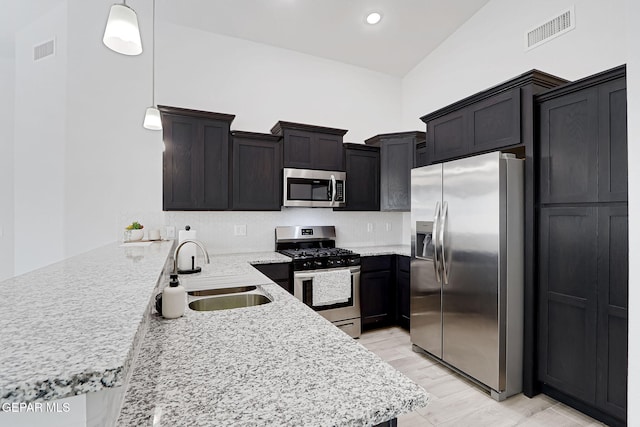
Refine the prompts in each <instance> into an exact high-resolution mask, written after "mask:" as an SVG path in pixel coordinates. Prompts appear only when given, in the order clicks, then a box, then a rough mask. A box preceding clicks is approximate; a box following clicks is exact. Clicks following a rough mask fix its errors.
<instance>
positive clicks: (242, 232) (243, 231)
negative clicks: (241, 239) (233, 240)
mask: <svg viewBox="0 0 640 427" xmlns="http://www.w3.org/2000/svg"><path fill="white" fill-rule="evenodd" d="M233 234H234V235H235V236H246V235H247V226H246V224H242V225H234V226H233Z"/></svg>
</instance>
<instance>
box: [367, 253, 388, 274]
mask: <svg viewBox="0 0 640 427" xmlns="http://www.w3.org/2000/svg"><path fill="white" fill-rule="evenodd" d="M392 264H393V260H392V256H391V255H380V256H366V257H362V258H361V259H360V268H361V269H362V272H368V271H380V270H391V266H392Z"/></svg>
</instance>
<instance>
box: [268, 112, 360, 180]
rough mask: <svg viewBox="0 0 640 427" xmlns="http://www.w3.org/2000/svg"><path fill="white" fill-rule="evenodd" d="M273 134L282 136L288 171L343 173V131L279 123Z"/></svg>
mask: <svg viewBox="0 0 640 427" xmlns="http://www.w3.org/2000/svg"><path fill="white" fill-rule="evenodd" d="M271 133H272V134H274V135H279V136H282V137H283V142H282V147H283V165H284V167H285V168H298V169H318V170H328V171H344V170H345V167H344V166H345V165H344V153H343V147H342V137H343V136H344V134H345V133H347V131H346V130H344V129H334V128H327V127H322V126H314V125H306V124H302V123H291V122H283V121H279V122H278V123H276V124H275V125H274V126H273V128H271Z"/></svg>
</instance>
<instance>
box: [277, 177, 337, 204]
mask: <svg viewBox="0 0 640 427" xmlns="http://www.w3.org/2000/svg"><path fill="white" fill-rule="evenodd" d="M283 173H284V179H283V182H284V189H283V195H284V196H283V197H284V200H283V203H282V204H283V206H292V207H295V206H302V207H319V208H322V207H325V208H339V207H344V206H345V178H346V173H345V172H333V171H320V170H309V169H292V168H284V172H283Z"/></svg>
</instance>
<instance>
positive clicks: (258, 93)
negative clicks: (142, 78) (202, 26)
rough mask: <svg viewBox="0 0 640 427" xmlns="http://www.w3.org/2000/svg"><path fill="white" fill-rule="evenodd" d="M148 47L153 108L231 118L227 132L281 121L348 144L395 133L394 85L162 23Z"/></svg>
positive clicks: (262, 128) (343, 67)
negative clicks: (153, 51)
mask: <svg viewBox="0 0 640 427" xmlns="http://www.w3.org/2000/svg"><path fill="white" fill-rule="evenodd" d="M156 48H157V50H158V54H157V57H156V61H157V64H158V65H157V67H156V70H157V87H158V92H157V93H158V97H157V99H158V103H159V104H165V105H173V106H176V107H186V108H194V109H200V110H207V111H216V112H220V113H230V114H236V118H235V120H234V122H233V123H232V125H231V126H232V129H238V130H247V131H253V132H264V133H269V131H270V129H271V127H272V126H273V125H274V124H275V123H276V122H277V121H278V120H285V121H291V122H299V123H309V124H316V125H321V126H328V127H335V128H340V129H347V130H349V132H348V133H347V134H346V135H345V141H348V142H363V141H364V140H365V139H367V138H369V137H371V136H374V135H377V134H379V133H385V132H391V131H397V130H399V125H400V79H397V78H394V77H390V76H387V75H384V74H381V73H376V72H373V71H368V70H365V69H362V68H358V67H355V66H352V65H347V64H342V63H339V62H335V61H331V60H327V59H322V58H317V57H313V56H310V55H305V54H301V53H298V52H294V51H290V50H285V49H280V48H275V47H271V46H266V45H263V44H259V43H254V42H250V41H246V40H240V39H236V38H231V37H226V36H221V35H217V34H211V33H207V32H204V31H200V30H195V29H190V28H186V27H181V26H177V25H173V24H168V23H160V25H159V26H158V30H157V44H156Z"/></svg>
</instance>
